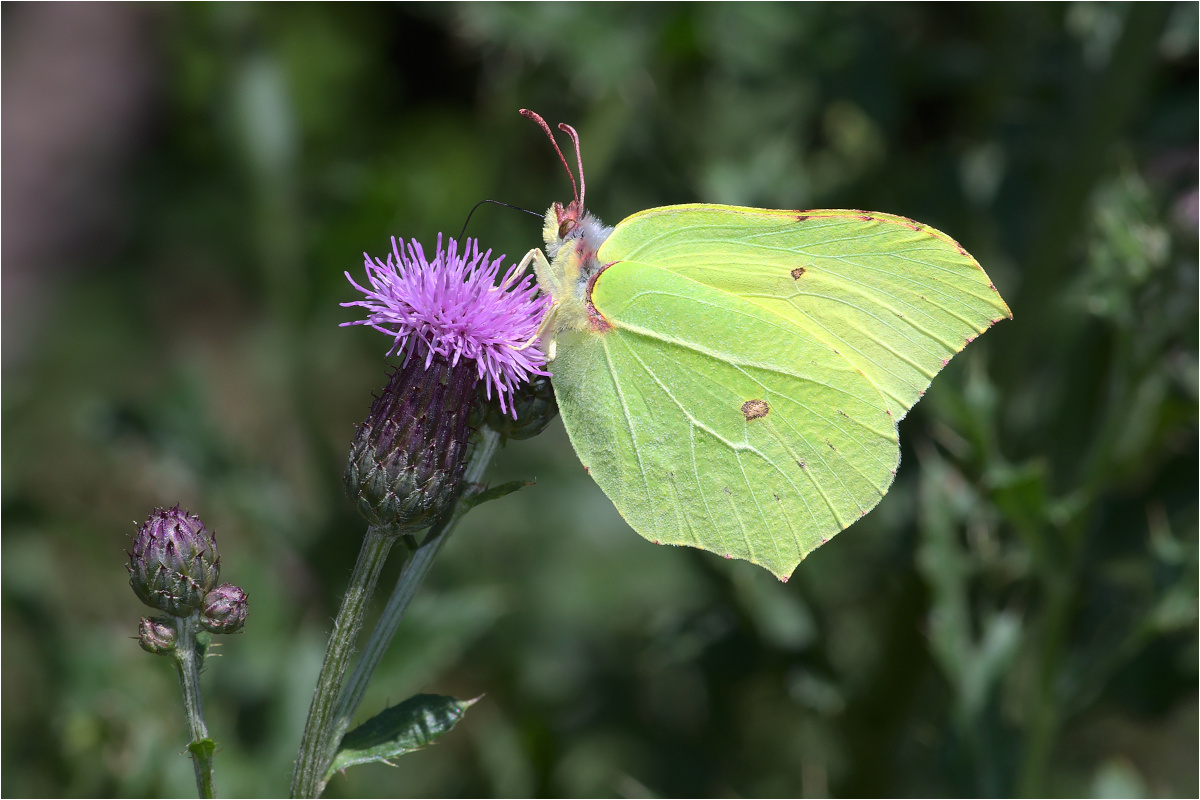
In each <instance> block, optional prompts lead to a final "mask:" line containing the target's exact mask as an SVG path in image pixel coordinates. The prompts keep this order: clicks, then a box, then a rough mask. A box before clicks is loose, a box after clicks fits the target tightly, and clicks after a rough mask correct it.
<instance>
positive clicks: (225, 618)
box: [200, 583, 246, 633]
mask: <svg viewBox="0 0 1200 800" xmlns="http://www.w3.org/2000/svg"><path fill="white" fill-rule="evenodd" d="M244 624H246V593H245V592H243V591H242V590H241V588H240V587H237V586H234V585H233V584H232V583H222V584H221V585H220V586H218V587H217V588H215V589H213V590H212V591H211V592H209V593H208V594H206V595H204V602H203V603H202V604H201V605H200V625H201V626H202V627H203V628H204V629H205V630H206V631H211V632H212V633H235V632H237V631H239V630H241V629H242V626H243V625H244Z"/></svg>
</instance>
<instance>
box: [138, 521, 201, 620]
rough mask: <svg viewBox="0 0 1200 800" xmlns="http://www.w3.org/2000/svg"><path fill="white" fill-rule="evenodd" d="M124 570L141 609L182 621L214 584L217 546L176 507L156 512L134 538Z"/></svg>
mask: <svg viewBox="0 0 1200 800" xmlns="http://www.w3.org/2000/svg"><path fill="white" fill-rule="evenodd" d="M128 569H129V583H130V585H131V586H133V591H134V593H135V594H137V596H138V598H139V599H140V600H141V601H142V602H143V603H145V604H146V605H148V606H150V607H151V608H157V609H158V610H160V611H166V612H167V613H168V614H173V615H175V616H177V617H186V616H189V615H190V614H191V613H192V612H193V611H195V610H196V609H198V608H199V607H200V603H201V601H202V600H203V599H204V595H206V594H208V592H209V590H211V589H212V588H213V587H214V586H216V584H217V577H218V576H219V575H220V571H221V566H220V558H218V556H217V540H216V538H215V537H214V536H213V534H212V533H210V532H209V531H208V530H207V529H206V528H205V527H204V523H203V522H201V521H200V518H199V517H197V516H196V515H194V514H189V513H188V512H186V511H181V510H180V509H179V506H178V505H176V506H175V507H174V508H169V509H168V508H156V509H155V510H154V511H153V512H152V513H151V514H150V518H149V519H148V520H146V522H145V524H143V525H142V526H141V527H140V528H138V532H137V534H136V535H135V536H134V540H133V550H132V552H130V553H129V566H128Z"/></svg>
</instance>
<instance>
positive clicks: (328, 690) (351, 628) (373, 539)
mask: <svg viewBox="0 0 1200 800" xmlns="http://www.w3.org/2000/svg"><path fill="white" fill-rule="evenodd" d="M395 540H396V532H395V531H394V530H392V529H391V528H387V527H376V526H374V525H372V526H371V527H370V528H368V529H367V536H366V538H365V539H364V541H363V546H362V550H361V551H359V554H358V563H356V564H355V565H354V572H353V573H352V574H351V576H350V585H349V586H348V587H346V594H345V596H343V597H342V607H341V609H339V610H338V615H337V619H335V620H334V623H333V632H332V633H331V634H330V635H329V645H328V646H327V647H326V649H325V661H324V662H323V663H322V664H321V674H320V676H319V677H318V678H317V688H316V691H314V692H313V699H312V705H310V706H309V708H308V721H307V722H306V723H305V724H304V736H303V737H302V738H301V740H300V754H299V756H298V757H297V759H296V767H295V770H294V771H293V772H292V790H291V796H292V797H318V796H319V795H320V792H321V788H322V787H323V781H322V780H321V778H322V776H323V775H324V774H325V768H326V766H327V762H326V758H325V754H326V753H327V752H328V750H329V746H328V742H329V737H330V734H331V732H332V728H333V720H334V707H335V704H336V702H337V697H338V694H339V692H340V691H341V688H342V679H343V678H344V677H345V675H346V667H347V665H348V664H349V662H350V654H351V653H352V652H353V650H354V642H355V640H356V639H357V638H358V632H359V630H360V629H361V628H362V620H363V614H364V613H365V612H366V609H367V605H368V603H369V602H370V599H371V595H373V594H374V593H375V584H376V583H377V582H378V580H379V572H380V570H382V569H383V564H384V562H385V561H386V560H387V554H388V551H389V550H390V549H391V547H392V543H393V542H394V541H395Z"/></svg>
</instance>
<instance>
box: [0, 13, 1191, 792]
mask: <svg viewBox="0 0 1200 800" xmlns="http://www.w3.org/2000/svg"><path fill="white" fill-rule="evenodd" d="M1197 28H1198V22H1197V6H1196V4H1194V3H1180V4H1150V3H1141V4H1097V3H1076V4H1070V5H1027V4H1011V5H1010V4H1005V5H970V6H960V5H867V6H859V5H846V4H837V5H817V4H813V5H753V4H748V3H747V4H736V5H733V4H729V5H727V4H721V3H711V4H702V5H690V4H672V5H643V4H639V5H602V4H586V5H558V4H553V5H542V4H529V5H473V4H456V5H447V6H443V5H419V6H404V5H399V6H394V5H367V6H357V5H336V6H335V5H324V4H311V5H310V4H306V5H287V4H271V5H261V6H259V5H160V6H146V5H131V6H126V5H101V6H90V5H74V4H63V5H59V4H47V5H41V4H34V5H26V4H13V3H6V4H4V7H3V45H4V46H3V112H4V113H3V166H4V169H3V288H4V291H3V303H4V305H3V431H4V436H3V523H4V525H3V728H2V732H0V733H2V736H3V764H2V766H3V778H2V781H3V785H2V792H3V794H4V795H6V796H14V795H37V796H54V795H71V796H92V795H175V796H188V795H192V794H193V791H194V784H193V778H192V770H191V765H190V764H189V763H188V760H187V758H186V757H185V756H183V755H182V752H183V750H184V746H185V744H186V738H185V733H184V729H183V715H182V711H181V704H180V700H179V696H178V688H177V685H176V681H175V677H174V674H173V671H172V670H171V667H170V666H169V664H168V662H167V661H166V660H165V659H158V658H155V657H153V656H150V655H148V654H146V653H144V652H142V651H141V650H140V649H139V648H138V646H137V644H136V642H135V641H134V639H133V637H134V636H135V634H136V625H137V620H138V617H139V616H141V615H142V614H143V613H146V612H145V609H143V608H142V607H141V606H140V604H139V603H138V601H137V600H136V598H135V597H134V596H133V593H132V592H131V591H130V589H129V587H128V583H127V577H126V573H125V569H124V563H125V556H124V554H123V550H124V549H125V548H126V547H127V546H128V542H129V535H130V534H131V533H132V532H133V530H134V525H133V522H132V521H134V520H139V521H140V520H142V519H144V518H145V516H146V515H147V514H148V512H149V511H150V509H151V508H152V507H153V506H155V505H160V504H174V503H175V502H180V503H182V504H183V505H184V506H185V507H187V508H190V509H191V510H193V511H195V512H197V513H199V514H200V515H201V516H202V517H203V519H204V520H205V521H206V522H207V524H208V525H209V526H210V527H213V528H215V529H216V530H217V531H218V535H219V538H220V543H221V548H222V550H221V553H222V564H223V573H222V577H223V578H224V579H225V580H229V581H233V582H235V583H238V584H240V585H241V586H243V587H244V588H245V589H246V591H247V592H248V594H249V596H250V603H251V605H250V609H251V614H250V619H249V622H248V624H247V627H246V630H245V632H244V633H243V634H241V635H238V636H235V637H225V639H226V641H225V642H224V643H223V645H222V647H221V648H220V653H221V657H220V658H219V659H216V660H213V661H210V662H209V664H208V666H207V671H206V673H205V674H204V677H203V682H204V689H205V694H206V702H207V706H208V722H209V727H210V730H211V731H212V734H213V736H214V737H215V738H216V739H217V740H218V741H219V743H220V744H219V750H218V755H217V760H216V764H217V780H218V789H219V791H220V792H221V793H223V794H225V795H252V796H253V795H267V796H269V795H279V794H282V793H284V792H285V791H286V787H287V784H288V778H289V775H290V769H291V764H292V760H293V758H294V756H295V752H296V747H297V744H298V741H299V734H300V729H301V726H302V723H303V718H304V714H305V712H306V709H307V705H308V701H309V698H310V693H311V690H312V685H313V683H314V680H315V677H316V673H317V669H318V666H319V662H320V658H321V653H322V651H323V647H324V639H325V636H326V635H327V632H328V629H329V627H330V623H331V620H332V617H333V615H334V613H335V611H336V608H337V603H338V601H339V598H340V595H341V592H342V589H343V588H344V585H345V581H346V579H347V577H348V575H349V571H350V568H351V566H352V565H353V562H354V559H355V556H356V554H357V551H358V548H359V545H360V542H361V537H362V532H363V524H362V523H361V521H360V520H359V519H358V518H357V517H355V516H354V513H353V511H352V509H351V507H350V505H349V504H348V502H347V501H346V500H345V499H344V498H343V497H342V494H341V488H340V485H341V484H340V473H341V470H342V467H343V465H344V459H345V455H346V452H347V450H348V446H349V442H350V439H351V437H352V435H353V431H354V424H355V423H356V422H358V421H360V420H361V419H362V417H363V416H364V415H365V413H366V411H367V408H368V406H369V404H370V399H371V392H372V391H373V390H376V389H377V388H378V387H379V386H381V385H382V383H383V381H384V378H385V368H386V364H385V359H384V357H383V354H384V351H385V350H386V348H387V342H386V340H385V339H384V337H382V336H380V335H378V334H377V333H374V332H372V331H369V330H366V329H361V328H351V329H339V328H338V327H337V325H338V323H339V322H341V321H345V320H349V319H353V318H354V314H353V312H352V311H351V310H348V309H342V308H339V307H338V303H339V302H342V301H346V300H350V299H353V296H354V293H353V292H352V290H351V289H350V287H349V286H348V284H347V283H346V280H345V278H344V277H343V275H342V272H343V271H344V270H347V269H349V270H352V271H358V270H361V264H362V255H361V254H362V252H363V251H364V250H366V251H368V252H370V253H372V254H383V253H385V252H386V250H387V248H388V247H389V243H388V237H389V236H391V235H399V236H404V237H417V238H419V239H420V240H422V241H424V242H426V243H427V244H432V242H433V241H434V239H435V237H436V235H437V233H438V232H439V231H445V232H447V233H448V234H449V235H457V233H458V231H459V229H460V227H461V226H462V224H463V220H464V218H465V216H466V214H467V212H468V210H469V209H470V208H471V206H472V205H473V204H474V203H476V202H477V201H478V200H481V199H484V198H492V199H497V200H502V201H505V202H509V203H513V204H517V205H521V206H524V207H526V208H530V209H533V210H535V211H538V212H541V211H543V210H544V209H545V208H546V207H547V206H548V205H549V204H550V203H551V202H552V201H554V200H566V199H568V195H569V185H568V183H567V181H566V177H565V176H564V175H563V174H562V171H561V168H560V167H559V165H558V163H557V160H556V159H555V157H554V155H553V153H552V152H551V151H550V149H549V148H548V147H547V143H546V141H545V138H544V137H543V135H542V133H541V132H540V131H539V130H538V129H537V128H536V127H535V126H534V125H532V124H531V123H530V122H528V121H527V120H524V119H522V118H521V117H520V116H518V114H517V109H518V108H520V107H528V108H532V109H534V110H537V111H539V112H541V113H542V114H543V115H545V116H546V118H547V119H548V120H550V121H551V122H552V123H554V122H558V121H567V122H570V123H572V124H574V125H575V126H576V127H577V128H578V129H579V131H580V133H581V135H582V140H583V148H584V158H585V166H586V171H587V178H588V200H589V207H590V209H591V210H592V211H594V212H595V213H596V214H597V215H598V216H599V217H601V218H602V219H604V220H605V221H606V222H608V223H610V224H612V223H616V222H617V221H618V220H620V219H621V218H623V217H625V216H627V215H629V214H631V213H633V212H635V211H638V210H641V209H644V208H649V207H652V206H658V205H666V204H671V203H683V202H695V201H704V202H721V203H734V204H747V205H755V206H762V207H776V208H814V207H817V208H819V207H850V208H865V209H875V210H880V211H888V212H892V213H896V214H903V215H905V216H909V217H912V218H915V219H919V220H921V221H922V222H926V223H929V224H932V225H934V226H936V227H938V228H940V229H942V230H944V231H947V232H948V233H950V234H951V235H952V236H954V237H955V238H956V239H958V241H960V242H961V243H963V245H964V246H966V247H967V248H968V249H969V250H970V251H971V252H972V253H973V254H974V255H975V256H976V257H977V258H978V260H979V261H980V263H982V264H983V265H984V267H985V269H986V270H987V271H988V274H989V275H990V276H991V277H992V279H993V280H994V281H995V284H996V286H997V287H998V288H999V289H1000V291H1001V293H1002V294H1003V296H1004V297H1005V299H1006V300H1007V301H1008V303H1009V305H1010V306H1011V307H1012V310H1013V313H1014V320H1013V321H1011V322H1003V323H1001V324H999V325H997V326H996V327H995V328H994V329H993V330H991V331H990V332H989V333H988V334H987V335H986V336H984V337H982V338H981V339H980V340H979V341H978V342H976V343H975V344H973V345H971V346H970V347H969V348H967V349H966V351H965V352H964V353H963V354H962V355H960V356H959V357H958V358H956V359H955V360H954V361H953V363H952V364H951V365H950V367H949V368H948V369H946V370H945V371H944V372H943V373H942V374H941V375H940V376H939V377H938V378H937V379H936V380H935V381H934V383H933V386H932V388H931V389H930V391H929V393H928V395H927V396H926V398H925V400H924V401H923V402H922V403H920V404H919V405H918V406H917V407H916V408H915V409H914V411H913V412H912V413H911V414H910V415H909V416H908V418H907V419H906V420H905V421H904V422H903V423H902V424H901V426H900V435H901V443H902V447H903V466H902V467H901V469H900V472H899V475H898V477H897V480H896V483H895V485H894V486H893V487H892V490H891V492H890V493H889V494H888V496H887V497H886V498H885V499H884V501H883V502H882V503H881V504H880V506H879V507H878V508H877V509H876V510H875V512H874V513H872V514H871V515H870V516H869V517H867V518H866V519H864V520H863V521H861V522H859V523H857V524H855V525H854V526H853V527H852V528H851V529H849V530H848V531H846V532H844V533H843V534H842V535H840V536H838V537H837V538H836V539H835V540H833V541H832V542H831V543H830V544H829V545H827V546H826V547H823V548H821V549H820V550H819V551H818V552H816V553H815V554H813V555H812V556H811V557H809V558H808V559H807V560H806V561H805V562H804V563H803V564H802V565H801V566H800V567H799V569H798V570H797V571H796V573H795V574H794V575H793V576H792V579H791V581H790V582H789V583H787V584H786V585H784V584H781V583H779V582H777V581H775V580H774V579H773V578H772V577H771V576H770V575H769V574H768V573H767V572H766V571H765V570H761V569H758V568H755V567H752V566H749V565H746V564H740V563H731V562H726V561H724V560H723V559H720V558H717V557H713V556H710V555H708V554H704V553H700V552H694V551H687V550H683V549H675V548H659V547H654V546H653V545H651V544H648V543H647V542H645V541H643V540H642V539H641V538H640V537H638V536H637V535H636V534H634V533H633V532H632V531H630V530H629V529H628V528H627V527H626V526H625V525H624V523H623V522H622V521H621V519H620V518H619V516H618V515H617V514H616V513H615V511H614V510H613V509H612V506H611V505H610V504H609V502H608V501H607V500H606V499H605V497H604V496H603V494H602V493H601V492H600V490H599V489H598V488H597V487H596V486H595V485H594V484H593V483H592V482H591V480H590V479H589V478H588V477H587V475H586V474H585V473H584V471H583V469H582V468H581V466H580V465H579V463H578V461H577V460H576V459H575V457H574V455H573V453H572V450H571V447H570V444H569V442H568V441H567V438H566V436H565V433H564V432H563V429H562V425H561V423H560V422H557V421H556V422H555V423H554V424H553V425H552V426H551V428H550V429H549V430H548V431H547V432H546V433H545V434H543V435H542V436H540V437H538V438H537V439H534V440H530V441H527V442H516V443H511V444H509V446H508V447H507V448H506V449H505V450H504V451H502V453H501V454H500V456H499V457H498V459H497V461H496V462H495V464H494V467H493V469H492V472H491V473H490V474H491V476H492V479H493V480H494V481H507V480H515V479H522V478H536V479H537V485H536V486H534V487H532V488H528V489H524V490H522V491H521V492H519V493H518V494H516V495H513V496H510V497H508V498H506V499H503V500H501V501H498V502H495V503H491V504H488V505H486V506H484V507H482V508H481V509H479V510H477V511H476V512H474V513H473V514H472V515H471V516H470V517H468V519H467V522H466V523H465V524H464V525H463V526H462V527H461V528H460V529H459V531H458V532H457V533H456V534H455V537H454V540H453V541H452V542H451V543H450V545H449V547H448V549H447V551H446V552H445V553H444V554H443V556H442V557H441V559H440V562H439V563H438V565H437V566H436V568H435V570H434V573H433V575H432V577H431V579H430V581H429V583H428V584H427V585H426V587H425V588H424V590H423V592H422V594H421V596H420V598H419V599H418V601H417V603H416V605H415V607H414V608H413V610H412V613H411V616H410V618H409V619H408V620H406V622H405V624H404V625H403V626H402V628H401V632H400V635H399V636H398V638H397V640H396V643H395V645H394V646H393V648H392V650H391V652H390V655H389V656H388V658H387V659H386V660H385V663H384V665H383V667H382V669H381V671H380V672H379V674H378V675H377V676H376V680H375V683H374V685H373V688H372V691H371V692H370V693H369V694H368V697H367V700H366V702H365V704H364V708H363V713H364V714H373V713H375V712H377V711H379V710H380V709H382V708H383V707H384V705H385V704H386V703H388V702H389V701H391V702H395V701H399V700H401V699H403V698H404V697H407V696H409V695H410V694H413V693H415V692H418V691H431V692H438V693H445V694H454V695H457V696H459V697H474V696H477V695H480V694H482V695H484V698H483V700H482V701H481V702H480V703H478V704H477V705H476V706H475V707H474V708H473V709H472V710H471V711H470V712H469V714H468V715H467V718H466V720H465V722H464V723H463V724H462V725H461V726H460V727H459V728H457V729H456V730H455V731H453V732H452V733H451V734H450V735H448V736H447V737H446V738H445V739H443V740H442V742H441V743H439V744H438V745H437V746H436V747H433V748H431V749H429V750H427V751H424V752H421V753H417V754H414V755H410V756H406V757H404V758H403V759H401V760H400V761H399V762H398V765H397V767H396V768H388V767H386V766H370V767H357V768H355V769H353V770H351V771H350V772H349V773H348V774H347V775H346V776H345V777H339V778H336V779H335V780H334V781H333V782H332V783H331V784H330V787H329V792H328V794H329V795H330V796H349V795H366V796H408V795H415V796H443V795H444V796H458V795H467V796H471V795H515V796H521V795H551V796H554V795H559V796H561V795H572V796H574V795H600V796H605V795H606V796H611V795H619V796H625V797H650V796H691V795H700V796H731V795H742V796H801V795H803V796H820V795H896V796H902V795H904V796H906V795H919V796H924V795H1019V794H1024V795H1043V794H1051V795H1074V796H1079V795H1092V796H1122V795H1150V796H1195V795H1196V794H1197V792H1198V786H1197V747H1198V740H1197V724H1198V723H1197V660H1198V655H1197V621H1196V617H1197V615H1196V611H1197V588H1196V587H1197V485H1198V481H1200V475H1198V474H1197V473H1198V470H1197V325H1198V324H1197V292H1198V288H1197V142H1198V137H1197V117H1198V105H1197V94H1198V87H1197ZM470 233H471V234H472V235H476V236H478V237H480V238H481V239H482V240H483V242H484V245H485V246H490V247H492V248H494V249H495V250H496V251H497V252H504V253H507V254H508V256H509V260H510V261H512V260H516V259H519V258H520V256H521V255H522V254H523V253H524V252H525V251H527V250H528V249H529V248H530V247H533V246H536V245H538V244H540V223H539V221H538V220H535V219H533V218H532V217H528V216H525V215H522V214H518V213H515V212H511V211H507V210H504V209H499V208H496V207H485V208H483V209H481V210H480V211H479V212H478V213H477V214H476V215H475V217H474V218H473V220H472V222H471V229H470ZM394 558H395V557H394ZM397 570H398V561H397V562H396V563H392V564H390V565H389V569H388V571H387V572H386V573H385V576H384V578H383V583H382V584H381V586H383V587H385V588H386V587H388V586H390V585H391V582H392V581H393V580H394V577H395V574H396V572H397Z"/></svg>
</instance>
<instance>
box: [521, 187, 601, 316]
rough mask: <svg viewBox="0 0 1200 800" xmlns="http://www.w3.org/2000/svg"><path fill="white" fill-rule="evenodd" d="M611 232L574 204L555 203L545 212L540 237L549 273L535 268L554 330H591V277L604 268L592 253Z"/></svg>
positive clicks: (592, 278) (594, 252)
mask: <svg viewBox="0 0 1200 800" xmlns="http://www.w3.org/2000/svg"><path fill="white" fill-rule="evenodd" d="M612 231H613V229H612V227H610V226H608V225H605V224H604V223H603V222H601V221H600V220H598V219H596V217H594V216H592V215H591V214H589V213H587V212H586V211H584V210H583V208H582V206H581V204H579V203H576V202H572V203H569V204H568V205H567V206H565V207H564V206H563V204H562V203H555V204H554V205H552V206H551V207H550V209H549V210H548V211H547V212H546V221H545V225H544V226H543V228H542V237H543V238H544V239H545V241H546V255H547V256H549V258H550V265H549V274H542V273H543V272H544V271H545V270H543V269H538V282H539V283H540V284H541V285H542V286H543V287H549V289H550V296H551V299H552V300H553V301H554V317H555V320H554V321H555V325H554V327H555V329H557V330H564V329H577V330H586V329H589V328H592V327H594V324H593V317H594V316H595V312H594V311H593V310H592V309H591V308H590V305H591V304H590V302H589V293H590V289H591V284H592V282H593V280H594V278H595V277H596V275H598V274H599V273H600V271H601V269H603V267H604V266H605V265H603V264H601V263H600V261H599V260H598V259H597V258H596V252H597V251H598V250H599V249H600V245H602V244H604V240H605V239H607V238H608V237H609V235H610V234H611V233H612Z"/></svg>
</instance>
